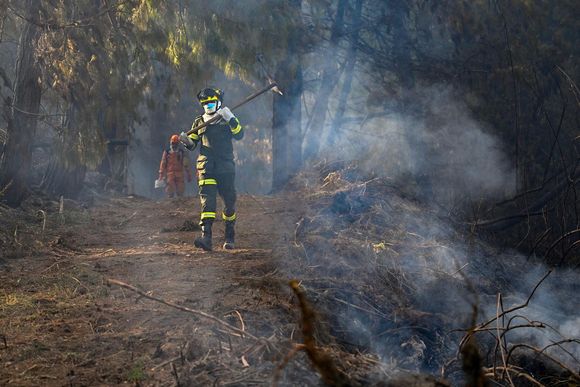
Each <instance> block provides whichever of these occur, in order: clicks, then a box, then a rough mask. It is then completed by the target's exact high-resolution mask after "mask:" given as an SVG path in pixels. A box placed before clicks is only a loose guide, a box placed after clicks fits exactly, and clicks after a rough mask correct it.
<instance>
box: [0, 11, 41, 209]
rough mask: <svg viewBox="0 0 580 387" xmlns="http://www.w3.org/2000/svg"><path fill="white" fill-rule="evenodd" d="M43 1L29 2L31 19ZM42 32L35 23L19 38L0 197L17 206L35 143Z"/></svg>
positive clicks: (24, 190) (0, 170)
mask: <svg viewBox="0 0 580 387" xmlns="http://www.w3.org/2000/svg"><path fill="white" fill-rule="evenodd" d="M39 3H40V2H38V1H36V0H29V1H28V2H27V6H26V9H27V10H28V12H27V16H28V18H30V19H34V18H37V17H38V10H39V6H40V4H39ZM39 36H40V29H39V27H38V26H36V25H34V24H32V23H26V24H24V27H23V30H22V33H21V35H20V43H19V48H18V59H17V63H16V77H15V81H14V99H13V108H12V114H11V117H10V119H9V120H8V141H7V143H6V147H5V149H4V153H3V155H2V160H1V167H0V192H1V194H0V196H2V200H3V201H5V202H6V203H7V204H8V205H10V206H13V207H17V206H19V205H20V203H21V202H22V200H23V199H24V198H25V196H26V194H27V192H28V186H29V181H28V180H29V176H30V167H31V160H32V143H33V141H34V137H35V133H36V125H37V120H38V112H39V110H40V97H41V85H40V82H39V77H40V69H39V66H38V62H37V61H36V58H35V57H34V50H35V45H36V42H37V41H38V38H39Z"/></svg>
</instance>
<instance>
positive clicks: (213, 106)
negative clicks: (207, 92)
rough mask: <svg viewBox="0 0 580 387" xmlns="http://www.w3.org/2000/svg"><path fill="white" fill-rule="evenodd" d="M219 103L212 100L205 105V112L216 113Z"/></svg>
mask: <svg viewBox="0 0 580 387" xmlns="http://www.w3.org/2000/svg"><path fill="white" fill-rule="evenodd" d="M217 108H218V103H217V101H212V102H209V103H206V104H205V105H203V111H204V112H205V114H214V113H215V112H216V111H217Z"/></svg>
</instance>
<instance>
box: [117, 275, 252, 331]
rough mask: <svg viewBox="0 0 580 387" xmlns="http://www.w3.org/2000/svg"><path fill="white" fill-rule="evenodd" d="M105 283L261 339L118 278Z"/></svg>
mask: <svg viewBox="0 0 580 387" xmlns="http://www.w3.org/2000/svg"><path fill="white" fill-rule="evenodd" d="M107 283H109V284H112V285H117V286H120V287H122V288H125V289H128V290H131V291H132V292H135V293H137V294H139V295H140V296H142V297H145V298H148V299H150V300H153V301H157V302H160V303H162V304H164V305H167V306H170V307H172V308H175V309H179V310H181V311H184V312H187V313H191V314H194V315H197V316H201V317H204V318H206V319H208V320H211V321H213V322H216V323H218V324H219V325H221V326H223V327H226V328H227V329H229V330H231V331H233V332H236V333H239V334H240V335H241V336H242V337H244V336H246V337H249V338H250V339H253V340H257V341H259V340H261V339H260V338H258V337H256V336H254V335H252V334H250V333H248V332H245V331H243V330H241V329H239V328H236V327H234V326H232V325H230V324H228V323H227V322H225V321H223V320H220V319H219V318H217V317H215V316H212V315H211V314H209V313H205V312H203V311H201V310H196V309H191V308H187V307H185V306H181V305H177V304H175V303H173V302H171V301H166V300H164V299H162V298H157V297H154V296H151V295H149V294H147V293H145V292H143V291H141V290H139V289H137V288H136V287H134V286H132V285H129V284H126V283H124V282H121V281H118V280H114V279H108V280H107Z"/></svg>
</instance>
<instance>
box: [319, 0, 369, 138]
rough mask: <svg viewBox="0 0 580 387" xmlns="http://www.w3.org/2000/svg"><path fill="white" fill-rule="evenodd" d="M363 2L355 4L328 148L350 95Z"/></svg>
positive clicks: (336, 135) (336, 136)
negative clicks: (351, 29)
mask: <svg viewBox="0 0 580 387" xmlns="http://www.w3.org/2000/svg"><path fill="white" fill-rule="evenodd" d="M363 2H364V0H357V1H356V4H355V10H354V15H353V27H352V28H353V31H352V36H351V37H350V39H351V41H350V47H349V49H348V53H347V57H346V64H345V68H344V81H343V82H342V89H341V90H340V96H339V97H338V105H337V109H336V114H335V115H334V119H333V120H332V124H331V126H330V127H331V128H332V129H331V130H330V131H329V133H328V136H327V137H326V143H327V144H328V145H330V146H332V145H334V144H335V143H336V139H337V138H338V132H339V131H340V129H341V126H342V123H343V121H342V120H343V117H344V112H345V110H346V104H347V101H348V96H349V95H350V90H351V86H352V79H353V77H354V68H355V65H356V54H357V46H358V36H359V30H360V24H361V15H362V7H363Z"/></svg>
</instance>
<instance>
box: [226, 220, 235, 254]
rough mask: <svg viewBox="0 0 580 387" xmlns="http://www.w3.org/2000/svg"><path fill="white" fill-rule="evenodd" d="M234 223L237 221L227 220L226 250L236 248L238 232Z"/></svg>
mask: <svg viewBox="0 0 580 387" xmlns="http://www.w3.org/2000/svg"><path fill="white" fill-rule="evenodd" d="M234 224H235V222H226V232H225V239H226V241H225V242H224V249H226V250H232V249H235V243H234V241H235V237H236V233H235V230H234Z"/></svg>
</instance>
